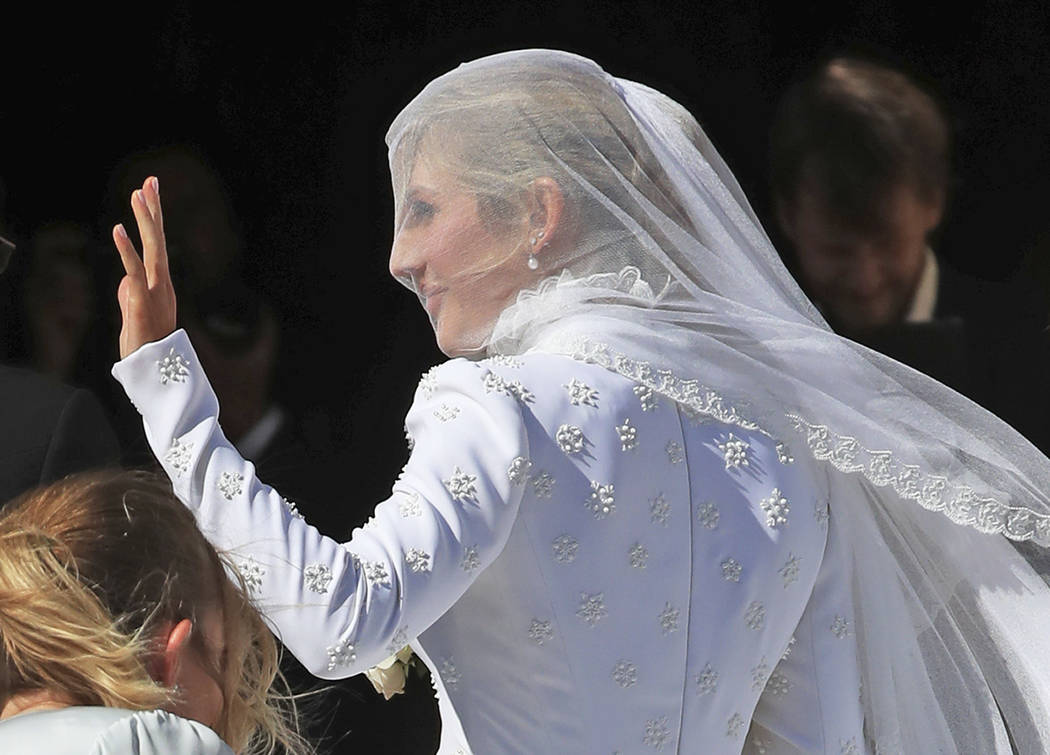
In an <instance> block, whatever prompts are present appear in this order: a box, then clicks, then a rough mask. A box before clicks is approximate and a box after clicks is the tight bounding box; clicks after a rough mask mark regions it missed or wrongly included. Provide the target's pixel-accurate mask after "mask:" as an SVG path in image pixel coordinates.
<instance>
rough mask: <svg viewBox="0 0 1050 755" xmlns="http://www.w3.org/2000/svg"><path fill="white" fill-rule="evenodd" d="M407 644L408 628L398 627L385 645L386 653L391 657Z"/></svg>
mask: <svg viewBox="0 0 1050 755" xmlns="http://www.w3.org/2000/svg"><path fill="white" fill-rule="evenodd" d="M407 644H408V627H406V626H403V627H398V629H397V631H396V632H394V636H393V637H391V638H390V642H388V643H387V646H386V651H387V652H388V653H390V655H393V654H394V653H397V652H399V651H400V650H401V648H403V647H405V645H407Z"/></svg>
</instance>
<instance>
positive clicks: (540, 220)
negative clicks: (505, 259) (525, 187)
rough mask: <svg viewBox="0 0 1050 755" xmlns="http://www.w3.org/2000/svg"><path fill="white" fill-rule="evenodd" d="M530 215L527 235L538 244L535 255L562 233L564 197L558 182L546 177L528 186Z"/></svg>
mask: <svg viewBox="0 0 1050 755" xmlns="http://www.w3.org/2000/svg"><path fill="white" fill-rule="evenodd" d="M529 194H530V197H531V200H532V202H531V203H532V214H531V215H530V217H529V233H530V236H531V237H532V238H535V239H537V240H538V241H539V242H540V243H538V244H536V253H539V251H540V249H542V248H543V247H544V246H547V245H548V244H550V243H551V242H552V241H553V240H554V239H555V238H557V236H558V233H559V231H563V230H564V228H563V226H562V217H563V213H564V210H565V195H564V194H563V193H562V190H561V187H560V186H558V182H557V181H555V180H554V179H553V178H550V177H548V176H543V177H542V178H537V179H536V180H535V181H533V182H532V183H531V184H529Z"/></svg>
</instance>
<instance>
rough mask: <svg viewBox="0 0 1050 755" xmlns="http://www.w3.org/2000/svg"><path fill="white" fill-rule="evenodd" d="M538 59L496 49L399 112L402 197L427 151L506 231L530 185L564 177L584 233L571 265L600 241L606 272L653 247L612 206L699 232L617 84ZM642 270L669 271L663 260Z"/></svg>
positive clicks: (554, 56) (572, 220) (571, 212)
mask: <svg viewBox="0 0 1050 755" xmlns="http://www.w3.org/2000/svg"><path fill="white" fill-rule="evenodd" d="M529 62H530V64H531V65H528V66H522V65H520V61H519V59H518V58H514V59H504V58H500V57H499V56H496V57H493V58H486V59H483V60H481V61H475V62H474V63H470V64H467V65H464V66H461V67H460V68H458V69H456V70H455V71H454V72H452V73H450V74H447V75H446V76H443V77H440V78H438V79H436V80H435V81H433V82H431V83H430V84H429V85H428V86H427V87H426V88H425V89H424V90H423V92H422V93H421V94H420V95H419V96H418V97H416V99H414V100H413V101H412V103H411V104H409V105H408V106H407V107H406V108H405V109H404V110H403V111H402V112H401V114H400V115H398V117H397V119H396V120H395V121H394V123H393V124H392V125H391V127H390V130H389V132H388V133H387V144H388V145H389V146H390V148H391V153H390V167H391V174H392V179H393V184H394V186H393V189H394V198H395V203H396V204H398V205H400V203H401V201H402V197H403V196H404V194H405V191H406V188H407V184H408V182H409V179H410V177H411V174H412V170H413V167H414V166H415V163H416V161H417V160H418V159H419V158H420V156H421V155H424V154H425V155H426V158H427V159H430V160H434V161H436V162H437V163H438V164H439V165H440V167H442V168H445V169H446V170H447V171H448V172H449V174H450V175H451V176H452V177H454V179H455V180H456V181H457V182H458V183H459V184H460V185H461V186H462V187H463V188H464V189H466V190H467V191H469V192H471V193H472V194H473V195H474V196H475V198H476V200H477V203H478V209H479V216H480V217H481V219H482V221H483V222H485V223H486V224H488V225H490V226H493V227H495V228H500V229H503V230H509V229H512V228H514V227H515V224H518V223H520V222H521V220H522V219H523V218H525V217H526V215H527V211H528V203H527V199H526V198H527V196H528V187H529V185H530V183H531V182H532V181H534V180H536V179H538V178H541V177H550V178H552V179H554V181H555V182H556V183H557V184H558V186H559V188H560V189H561V191H562V193H563V196H564V199H565V208H566V219H565V221H563V222H564V223H565V224H566V225H567V226H568V227H570V228H572V229H573V230H574V233H575V234H576V235H577V243H576V245H575V248H574V249H572V250H571V252H570V256H571V259H565V260H562V261H561V264H562V265H564V266H568V263H572V262H574V261H577V262H578V261H579V258H581V257H583V256H585V252H589V251H591V250H593V249H594V248H598V247H601V248H602V253H603V261H602V264H603V266H604V267H606V268H609V269H613V270H616V271H618V270H619V269H620V268H621V267H622V266H623V265H626V264H633V265H638V266H642V267H644V266H645V265H646V264H649V262H648V256H647V255H641V254H638V253H637V252H636V251H635V250H636V247H637V246H638V244H639V243H641V242H639V241H638V240H637V239H636V237H635V234H634V232H633V231H628V230H626V229H625V227H624V223H623V220H622V219H621V218H620V217H618V216H617V215H615V214H614V213H612V212H611V211H610V210H609V209H608V207H609V206H610V205H615V206H617V207H621V208H632V207H635V206H636V205H638V204H639V203H644V202H648V203H652V205H653V206H655V207H656V208H658V209H659V210H660V212H661V213H662V214H663V215H665V216H666V217H668V218H670V219H671V220H673V221H674V222H675V224H676V225H677V226H678V227H679V228H681V229H684V230H686V231H687V232H689V233H695V229H694V228H693V226H692V223H691V221H690V220H689V218H688V216H687V213H686V212H685V210H684V209H683V207H682V206H681V204H680V201H679V199H678V197H677V192H676V191H675V189H674V187H673V186H672V185H671V182H670V180H669V178H668V177H667V175H666V173H665V171H664V169H663V167H662V166H661V164H660V161H659V159H657V157H656V156H655V155H654V154H653V153H652V151H651V150H650V149H649V147H648V146H647V145H646V140H645V137H644V136H643V135H642V133H641V132H640V131H639V128H638V124H637V123H636V121H635V119H634V117H633V116H632V114H631V113H630V112H629V110H628V108H627V106H626V104H625V102H624V100H623V98H622V97H621V96H620V95H619V94H618V93H617V90H616V89H615V88H614V83H613V80H612V79H611V78H610V77H609V76H607V75H606V74H605V73H604V72H602V71H600V69H597V68H596V67H595V66H594V64H593V63H591V62H590V61H586V60H583V59H581V58H577V57H575V56H571V55H565V54H560V53H551V52H550V51H544V52H543V53H533V56H532V58H531V59H530V61H529ZM665 101H666V102H665ZM660 106H661V107H664V108H665V109H672V113H673V117H674V118H675V120H676V123H677V125H679V127H681V128H682V129H683V131H685V133H686V134H687V135H692V134H693V133H694V132H696V133H699V130H700V129H699V126H698V125H697V124H696V121H695V120H694V119H693V118H692V116H690V115H689V114H688V113H687V112H686V111H685V110H684V109H683V108H682V107H681V106H680V105H677V104H676V103H673V102H672V101H671V100H669V99H667V98H664V97H662V95H660ZM596 189H597V192H598V193H600V194H601V195H602V196H601V199H600V200H599V199H596V198H595V190H596ZM629 214H630V215H631V217H632V218H633V219H635V220H636V221H638V223H639V224H640V226H641V228H642V230H643V232H644V235H647V236H649V237H652V238H654V239H658V240H659V239H662V238H663V234H664V233H665V231H664V230H663V229H662V227H661V225H660V224H658V223H655V224H654V223H648V222H647V220H646V218H647V217H648V215H649V213H648V212H645V211H641V210H639V211H637V212H630V213H629ZM395 222H397V221H396V220H395ZM669 246H670V245H669ZM573 271H574V272H575V273H577V274H587V273H589V272H592V271H590V270H588V269H586V268H583V269H574V270H573ZM643 273H647V275H645V276H644V277H647V278H648V277H652V278H653V279H660V278H663V277H666V271H665V270H664V269H663V268H662V267H660V266H656V267H654V268H653V269H652V270H643Z"/></svg>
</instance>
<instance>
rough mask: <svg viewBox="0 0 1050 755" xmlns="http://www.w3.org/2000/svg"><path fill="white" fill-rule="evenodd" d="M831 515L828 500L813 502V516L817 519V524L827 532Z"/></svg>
mask: <svg viewBox="0 0 1050 755" xmlns="http://www.w3.org/2000/svg"><path fill="white" fill-rule="evenodd" d="M830 516H831V511H830V509H829V507H828V504H827V501H817V502H816V503H814V504H813V518H814V519H816V520H817V525H818V526H819V527H820V528H821V529H822V530H824V531H825V532H827V530H828V519H829V518H830Z"/></svg>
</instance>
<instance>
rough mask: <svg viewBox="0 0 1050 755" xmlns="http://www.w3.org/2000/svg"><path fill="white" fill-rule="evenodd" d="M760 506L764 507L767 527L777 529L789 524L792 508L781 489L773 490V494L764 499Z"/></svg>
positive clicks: (763, 511)
mask: <svg viewBox="0 0 1050 755" xmlns="http://www.w3.org/2000/svg"><path fill="white" fill-rule="evenodd" d="M759 505H760V506H761V507H762V513H764V514H765V515H766V526H767V527H769V528H770V529H776V528H777V527H779V526H780V525H782V524H787V520H788V519H787V518H788V514H790V513H791V506H790V505H789V504H788V500H787V498H785V497H784V496H783V494H782V493H781V492H780V488H773V492H772V493H770V494H769V497H768V498H763V499H762V501H761V502H760V504H759Z"/></svg>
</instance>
